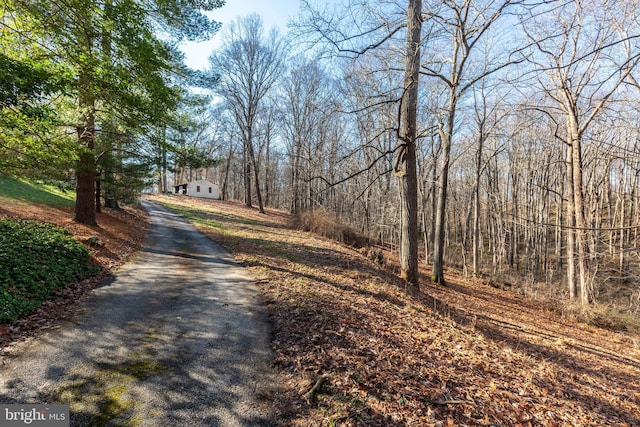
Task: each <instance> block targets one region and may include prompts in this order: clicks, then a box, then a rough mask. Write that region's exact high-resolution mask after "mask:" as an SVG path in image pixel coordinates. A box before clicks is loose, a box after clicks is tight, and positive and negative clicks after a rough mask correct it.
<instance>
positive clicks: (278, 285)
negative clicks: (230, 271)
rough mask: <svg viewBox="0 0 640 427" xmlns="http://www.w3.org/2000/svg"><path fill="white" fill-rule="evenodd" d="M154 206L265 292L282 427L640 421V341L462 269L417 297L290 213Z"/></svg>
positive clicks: (225, 206) (190, 204)
mask: <svg viewBox="0 0 640 427" xmlns="http://www.w3.org/2000/svg"><path fill="white" fill-rule="evenodd" d="M155 200H160V201H161V202H162V203H165V204H167V205H168V206H169V207H172V208H173V209H174V210H175V211H176V212H178V213H180V214H182V215H184V216H185V217H187V218H188V219H189V220H190V221H192V222H193V223H194V224H195V225H196V226H198V227H199V228H200V230H202V231H203V232H204V233H205V234H207V235H208V236H210V237H211V238H212V239H214V240H216V241H218V242H220V243H221V244H223V245H224V246H225V247H226V248H228V249H229V250H230V251H231V252H232V253H233V254H234V255H235V257H236V260H237V261H238V262H240V263H241V264H242V265H244V266H245V267H247V268H248V269H249V270H250V271H251V272H252V274H253V275H254V276H255V277H256V280H257V282H258V283H259V284H260V287H261V289H262V292H263V295H264V302H265V304H266V305H267V307H268V308H269V312H270V315H271V319H272V322H273V328H274V330H273V341H272V344H273V348H274V350H275V354H276V358H275V362H274V364H275V367H276V368H277V369H278V371H279V372H280V373H281V375H282V376H283V378H284V383H283V385H282V391H281V393H280V394H279V395H278V396H277V407H278V411H279V416H280V424H281V425H300V426H302V425H354V426H356V425H397V426H405V425H412V426H413V425H415V426H418V425H420V426H453V425H456V426H462V425H474V426H475V425H487V426H489V425H512V426H518V425H522V426H528V425H531V426H533V425H543V426H602V425H607V426H638V425H640V421H639V418H638V414H640V389H638V387H637V384H640V339H639V338H638V336H636V335H632V334H623V333H617V332H611V331H607V330H604V329H599V328H597V327H593V326H587V325H584V324H580V323H576V322H574V321H572V320H570V319H566V318H562V317H560V316H559V315H556V314H554V313H551V312H549V311H546V310H544V309H543V308H542V307H540V306H538V305H536V304H535V303H533V302H531V301H528V300H526V299H524V298H522V297H519V296H517V295H514V294H512V293H511V292H509V291H505V290H500V289H497V288H494V287H491V286H488V285H486V284H484V283H482V282H480V281H477V282H474V281H469V280H463V279H462V278H461V277H460V276H459V275H457V274H456V272H455V271H451V270H449V271H447V279H448V283H449V285H448V286H447V287H442V286H438V285H432V284H428V283H429V282H428V280H427V276H426V269H423V271H422V272H421V273H422V277H421V279H422V283H423V286H422V288H421V291H420V292H414V293H413V294H412V295H410V294H408V293H407V292H406V289H405V286H404V284H403V283H402V282H401V281H399V280H398V279H397V278H396V276H395V275H394V274H391V273H390V272H389V271H388V269H387V268H390V269H393V266H392V265H391V266H387V268H381V267H380V266H379V265H377V264H375V263H373V262H372V261H370V260H369V259H368V258H367V257H366V256H364V255H363V254H362V253H361V252H362V251H359V250H355V249H353V248H351V247H348V246H345V245H343V244H339V243H336V242H335V241H331V240H328V239H325V238H321V237H318V236H315V235H312V234H310V233H307V232H303V231H296V230H293V229H291V228H290V227H289V221H290V218H289V217H288V215H286V214H284V213H282V212H279V211H273V210H267V214H266V215H260V214H258V213H257V210H254V209H250V208H246V207H244V206H242V205H239V204H237V203H233V202H218V201H216V202H204V201H195V200H194V199H191V198H184V197H177V196H173V197H162V198H155ZM391 263H392V262H391ZM312 389H313V391H312V392H311V390H312ZM310 392H311V393H310Z"/></svg>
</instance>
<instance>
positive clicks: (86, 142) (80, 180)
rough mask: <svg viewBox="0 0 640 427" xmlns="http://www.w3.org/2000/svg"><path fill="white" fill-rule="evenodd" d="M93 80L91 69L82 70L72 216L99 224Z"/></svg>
mask: <svg viewBox="0 0 640 427" xmlns="http://www.w3.org/2000/svg"><path fill="white" fill-rule="evenodd" d="M90 80H91V79H90V73H89V72H88V70H86V69H85V70H82V71H81V72H80V77H79V85H78V86H79V88H80V89H79V90H80V95H79V98H78V99H79V106H80V108H81V110H82V114H83V116H82V118H81V120H80V124H79V125H78V126H77V127H76V133H77V135H78V145H79V146H80V155H79V156H78V161H77V163H76V206H75V215H74V218H73V220H74V221H77V222H79V223H82V224H88V225H96V203H95V193H96V156H95V152H94V148H95V111H94V109H95V101H94V98H93V96H92V95H91V93H90V92H89V89H88V88H87V87H88V86H89V82H90Z"/></svg>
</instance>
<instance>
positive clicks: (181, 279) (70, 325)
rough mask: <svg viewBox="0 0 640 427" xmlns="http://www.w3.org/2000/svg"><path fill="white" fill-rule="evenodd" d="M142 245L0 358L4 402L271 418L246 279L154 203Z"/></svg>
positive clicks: (80, 419) (154, 422) (199, 420)
mask: <svg viewBox="0 0 640 427" xmlns="http://www.w3.org/2000/svg"><path fill="white" fill-rule="evenodd" d="M143 204H144V206H145V208H146V209H147V210H148V211H149V213H150V227H149V233H148V236H147V241H146V243H145V247H144V249H143V250H142V252H141V253H140V254H139V256H138V257H137V258H136V260H135V261H134V262H132V263H130V264H128V265H127V266H126V267H125V268H124V269H123V270H122V271H121V272H119V273H117V274H116V275H115V279H114V280H113V281H112V282H111V283H110V284H108V285H107V286H103V287H101V288H99V289H96V290H95V294H94V295H92V296H91V298H89V299H88V300H87V301H86V302H84V303H82V309H81V313H80V314H79V315H78V316H75V317H74V318H73V319H72V320H71V321H67V322H64V323H63V324H62V325H61V326H60V327H59V328H57V329H56V330H52V331H49V332H47V333H45V334H43V335H41V336H39V337H38V338H36V339H33V340H31V341H28V342H26V343H22V344H19V345H17V346H15V347H14V348H12V349H11V350H10V352H9V353H8V354H5V355H4V356H3V359H2V361H1V362H2V363H0V402H1V403H68V404H70V405H71V425H78V426H85V425H132V426H133V425H136V426H218V425H219V426H249V425H250V426H260V425H271V424H272V417H273V414H272V412H271V409H270V404H269V401H270V400H271V397H272V396H273V393H275V388H274V387H275V386H274V384H276V383H277V381H276V376H275V374H274V373H273V372H272V371H271V369H270V367H269V362H270V360H271V358H272V353H271V350H270V347H269V334H270V328H269V324H268V319H267V315H266V310H265V309H264V308H263V306H262V304H261V299H260V294H259V291H258V290H257V288H256V286H255V284H254V282H253V280H252V279H251V277H249V276H248V274H247V273H246V272H245V270H244V269H242V268H241V267H239V266H238V265H237V264H236V263H235V262H234V261H233V259H232V258H231V257H230V256H229V254H228V253H227V252H225V251H224V250H223V249H222V248H221V247H220V246H218V245H217V244H215V243H214V242H212V241H210V240H209V239H207V238H206V237H205V236H203V235H202V234H201V233H199V232H198V231H196V230H195V229H194V228H193V227H192V226H191V225H190V224H188V223H187V222H186V221H185V220H184V219H182V218H181V217H179V216H178V215H175V214H173V213H171V212H170V211H169V210H167V209H166V208H164V207H161V206H159V205H157V204H155V203H150V202H143Z"/></svg>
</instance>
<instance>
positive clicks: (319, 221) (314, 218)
mask: <svg viewBox="0 0 640 427" xmlns="http://www.w3.org/2000/svg"><path fill="white" fill-rule="evenodd" d="M290 225H291V227H292V228H295V229H298V230H302V231H308V232H311V233H314V234H317V235H319V236H322V237H326V238H328V239H331V240H335V241H337V242H340V243H344V244H347V245H349V246H353V247H355V248H362V247H366V246H368V245H370V239H369V238H367V237H366V236H363V235H362V234H360V233H358V232H357V231H355V230H353V229H352V228H351V227H349V226H348V225H346V224H344V223H343V222H342V221H341V220H340V218H338V217H337V216H336V215H335V214H334V213H332V212H329V211H327V210H324V209H316V210H307V211H304V212H301V213H299V214H297V215H295V216H293V218H292V220H291V224H290Z"/></svg>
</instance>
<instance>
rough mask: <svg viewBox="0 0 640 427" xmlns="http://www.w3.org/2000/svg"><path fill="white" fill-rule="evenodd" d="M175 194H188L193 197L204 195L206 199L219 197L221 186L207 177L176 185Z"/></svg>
mask: <svg viewBox="0 0 640 427" xmlns="http://www.w3.org/2000/svg"><path fill="white" fill-rule="evenodd" d="M175 189H176V190H175V194H186V195H187V196H191V197H203V198H205V199H219V198H220V187H218V184H214V183H213V182H211V181H207V180H206V179H201V180H198V181H193V182H188V183H186V184H180V185H176V186H175Z"/></svg>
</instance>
